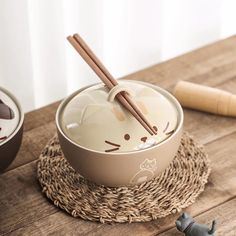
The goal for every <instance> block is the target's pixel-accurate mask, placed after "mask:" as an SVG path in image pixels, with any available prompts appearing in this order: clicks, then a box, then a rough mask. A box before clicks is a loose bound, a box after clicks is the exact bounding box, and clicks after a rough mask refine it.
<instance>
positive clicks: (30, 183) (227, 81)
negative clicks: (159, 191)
mask: <svg viewBox="0 0 236 236" xmlns="http://www.w3.org/2000/svg"><path fill="white" fill-rule="evenodd" d="M125 79H131V80H133V79H135V80H143V81H147V82H150V83H153V84H157V85H159V86H161V87H163V88H165V89H168V90H170V91H171V90H172V89H173V87H174V85H175V84H176V82H177V81H178V80H189V81H192V82H196V83H200V84H204V85H209V86H213V87H217V88H221V89H225V90H228V91H230V92H234V93H236V37H231V38H228V39H226V40H223V41H220V42H217V43H214V44H212V45H209V46H206V47H204V48H201V49H199V50H196V51H193V52H191V53H188V54H186V55H183V56H180V57H178V58H175V59H172V60H170V61H167V62H164V63H161V64H158V65H155V66H152V67H150V68H147V69H144V70H142V71H139V72H137V73H134V74H131V75H129V76H127V77H125ZM58 104H59V103H58V102H57V103H54V104H52V105H49V106H47V107H44V108H41V109H38V110H35V111H32V112H29V113H27V114H26V117H25V131H24V138H23V144H22V147H21V149H20V152H19V153H18V155H17V158H16V159H15V161H14V162H13V163H12V165H11V166H10V168H9V169H8V170H7V171H6V172H5V173H4V174H3V175H1V176H0V235H14V236H15V235H103V236H105V235H161V236H164V235H181V234H179V233H178V232H177V231H176V229H175V228H174V221H175V219H176V217H177V215H178V214H176V215H171V216H168V217H166V218H164V219H159V220H155V221H152V222H148V223H132V224H113V225H107V224H100V223H94V222H88V221H84V220H81V219H75V218H72V217H71V216H69V215H68V214H66V213H65V212H63V211H61V210H59V209H58V208H56V207H55V206H54V205H53V204H52V203H51V202H49V201H48V200H47V199H46V198H45V196H44V195H43V194H42V193H41V188H40V186H39V183H38V181H37V178H36V159H37V158H38V156H39V154H40V151H41V150H42V148H43V147H44V145H45V144H46V143H47V141H48V140H49V139H50V138H51V137H52V136H53V134H54V133H55V122H54V116H55V111H56V109H57V106H58ZM184 113H185V124H184V126H185V130H187V131H189V132H190V133H191V134H192V135H194V136H195V137H196V139H197V140H199V141H200V142H201V143H202V144H204V145H205V147H206V150H207V152H208V153H209V157H210V159H211V162H212V173H211V175H210V178H209V182H208V184H207V186H206V189H205V191H204V193H202V194H201V196H200V197H199V198H198V199H197V201H196V203H194V204H193V205H192V206H190V207H188V209H186V211H187V212H189V213H190V214H191V215H192V216H194V217H195V218H196V221H199V222H201V223H205V224H210V223H211V220H212V219H213V218H215V219H216V220H217V222H218V230H217V235H219V236H222V235H227V236H229V235H234V236H235V235H236V118H226V117H220V116H215V115H210V114H206V113H202V112H197V111H192V110H185V111H184Z"/></svg>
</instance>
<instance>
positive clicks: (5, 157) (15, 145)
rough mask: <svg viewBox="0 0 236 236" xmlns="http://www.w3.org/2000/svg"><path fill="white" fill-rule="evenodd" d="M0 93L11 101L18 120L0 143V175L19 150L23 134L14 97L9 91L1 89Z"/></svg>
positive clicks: (16, 101) (19, 109)
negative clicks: (15, 109) (14, 106)
mask: <svg viewBox="0 0 236 236" xmlns="http://www.w3.org/2000/svg"><path fill="white" fill-rule="evenodd" d="M0 91H1V92H3V93H4V94H6V95H7V96H8V97H9V98H10V99H11V100H12V101H13V103H14V104H15V105H16V108H17V111H18V113H19V120H18V122H17V124H16V127H15V129H14V130H13V132H12V133H11V134H10V135H9V136H8V137H7V139H5V140H4V141H2V142H1V143H0V173H1V172H3V170H4V169H6V168H7V167H8V166H9V165H10V164H11V162H12V161H13V160H14V158H15V157H16V154H17V152H18V150H19V148H20V145H21V141H22V133H23V122H24V113H23V111H22V109H21V106H20V104H19V102H18V100H17V99H16V98H15V96H13V95H12V94H11V93H10V92H9V91H7V90H6V89H4V88H1V87H0ZM0 124H1V120H0Z"/></svg>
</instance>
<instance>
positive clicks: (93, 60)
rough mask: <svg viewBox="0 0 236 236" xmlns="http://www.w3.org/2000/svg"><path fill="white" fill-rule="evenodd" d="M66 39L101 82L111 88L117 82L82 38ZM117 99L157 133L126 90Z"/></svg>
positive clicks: (149, 128) (152, 131)
mask: <svg viewBox="0 0 236 236" xmlns="http://www.w3.org/2000/svg"><path fill="white" fill-rule="evenodd" d="M67 39H68V41H69V42H70V43H71V44H72V46H73V47H74V48H75V49H76V51H77V52H78V53H79V54H80V56H81V57H82V58H83V59H84V60H85V62H87V64H88V65H89V66H90V67H91V68H92V70H93V71H94V72H95V73H96V74H97V75H98V77H99V78H100V79H101V80H102V81H103V83H104V84H105V85H106V86H107V87H108V89H110V90H111V89H112V88H113V87H114V86H116V85H117V84H118V82H117V81H116V80H115V78H114V77H113V76H112V75H111V74H110V72H109V71H108V70H107V69H106V68H105V66H104V65H103V64H102V62H101V61H100V60H99V59H98V58H97V56H96V55H95V54H94V53H93V51H92V50H91V49H90V48H89V47H88V45H87V44H86V43H85V42H84V40H83V39H82V38H81V37H80V36H79V35H78V34H74V35H73V36H68V37H67ZM116 97H117V99H118V100H119V102H120V103H121V104H122V105H123V106H124V107H125V108H126V109H127V110H128V111H129V112H130V113H131V114H132V115H133V116H134V117H135V118H136V119H137V120H138V121H139V123H140V124H141V125H142V126H143V127H144V128H145V129H146V130H147V131H148V132H149V133H150V134H151V135H153V134H157V132H156V130H155V129H154V128H153V127H152V125H151V124H150V123H149V122H148V121H147V119H146V118H145V117H144V115H143V114H142V112H141V111H140V109H139V108H138V107H137V106H136V104H135V103H134V102H133V101H132V100H131V98H130V96H129V95H128V94H127V93H126V92H121V93H118V94H117V96H116Z"/></svg>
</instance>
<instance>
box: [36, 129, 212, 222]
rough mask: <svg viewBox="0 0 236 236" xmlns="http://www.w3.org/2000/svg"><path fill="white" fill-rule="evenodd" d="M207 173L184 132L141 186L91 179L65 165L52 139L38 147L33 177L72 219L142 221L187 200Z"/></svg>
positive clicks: (205, 164) (201, 156) (198, 190)
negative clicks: (161, 167) (162, 166)
mask: <svg viewBox="0 0 236 236" xmlns="http://www.w3.org/2000/svg"><path fill="white" fill-rule="evenodd" d="M209 173H210V167H209V161H208V158H207V154H206V153H205V152H204V150H203V148H202V147H201V146H199V145H198V144H197V143H196V142H195V141H194V139H193V138H191V137H190V136H189V135H188V134H187V133H184V134H183V137H182V141H181V145H180V148H179V150H178V153H177V154H176V157H175V158H174V160H173V161H172V163H171V164H170V165H169V167H168V168H167V169H166V170H165V171H164V172H163V173H162V174H161V175H159V176H158V177H156V178H154V179H152V180H150V181H148V182H146V183H142V184H140V185H136V186H131V187H118V188H111V187H105V186H102V185H97V184H94V183H91V182H89V181H87V180H86V179H84V178H83V177H81V176H80V175H79V174H78V173H76V172H75V171H74V170H73V168H72V167H71V166H70V165H69V164H68V162H67V161H66V159H65V158H64V157H63V154H62V152H61V149H60V145H59V143H58V138H57V137H56V136H55V137H54V138H52V139H51V140H50V141H49V143H48V144H47V146H46V147H45V148H44V150H43V151H42V153H41V155H40V157H39V161H38V169H37V175H38V179H39V182H40V184H41V186H42V191H43V192H44V193H45V194H46V196H47V197H48V198H49V199H51V200H52V201H53V203H54V204H55V205H56V206H57V207H60V208H61V209H63V210H65V211H66V212H68V213H69V214H71V215H72V216H74V217H81V218H83V219H86V220H91V221H100V222H102V223H105V222H110V223H112V222H120V223H121V222H145V221H150V220H153V219H157V218H161V217H165V216H167V215H169V214H171V213H175V212H177V211H180V210H181V209H182V208H185V207H187V206H189V205H190V204H192V203H193V202H194V201H195V200H196V197H197V196H198V195H199V194H200V193H201V192H202V191H203V190H204V186H205V184H206V183H207V178H208V176H209Z"/></svg>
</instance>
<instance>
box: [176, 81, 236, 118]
mask: <svg viewBox="0 0 236 236" xmlns="http://www.w3.org/2000/svg"><path fill="white" fill-rule="evenodd" d="M173 94H174V96H175V97H176V98H177V99H178V101H179V102H180V104H181V105H182V106H183V107H187V108H192V109H196V110H200V111H205V112H210V113H214V114H219V115H224V116H234V117H236V95H235V94H232V93H229V92H226V91H224V90H221V89H216V88H211V87H207V86H203V85H198V84H194V83H190V82H186V81H180V82H178V83H177V85H176V86H175V88H174V92H173Z"/></svg>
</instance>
